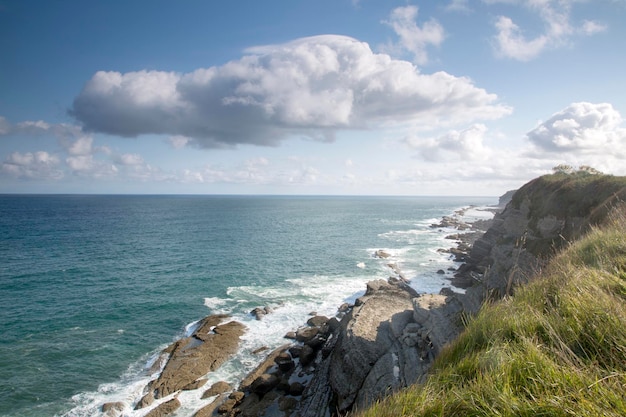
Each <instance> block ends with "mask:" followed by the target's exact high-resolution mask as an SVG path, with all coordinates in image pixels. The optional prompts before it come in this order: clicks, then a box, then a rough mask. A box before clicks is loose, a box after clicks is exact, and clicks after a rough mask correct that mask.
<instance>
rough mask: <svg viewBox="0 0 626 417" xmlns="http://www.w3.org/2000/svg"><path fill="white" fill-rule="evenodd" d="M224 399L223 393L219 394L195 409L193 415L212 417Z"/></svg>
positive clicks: (194, 416) (196, 416) (195, 416)
mask: <svg viewBox="0 0 626 417" xmlns="http://www.w3.org/2000/svg"><path fill="white" fill-rule="evenodd" d="M225 400H226V396H225V395H224V394H220V395H219V396H218V397H217V398H216V399H215V400H213V401H212V402H211V403H210V404H208V405H205V406H204V407H202V408H201V409H200V410H198V411H196V413H195V414H194V415H193V417H212V416H213V415H214V413H215V410H217V407H219V406H220V405H221V404H222V403H223V402H224V401H225Z"/></svg>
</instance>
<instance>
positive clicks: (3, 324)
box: [0, 196, 497, 417]
mask: <svg viewBox="0 0 626 417" xmlns="http://www.w3.org/2000/svg"><path fill="white" fill-rule="evenodd" d="M496 200H497V199H495V198H468V197H462V198H461V197H459V198H451V197H449V198H440V197H437V198H435V197H414V198H405V197H395V198H392V197H264V196H245V197H243V196H241V197H240V196H0V415H1V416H11V417H15V416H54V415H59V416H93V415H98V414H99V406H100V405H101V404H102V403H103V402H106V401H125V402H127V403H128V404H129V409H128V410H126V411H125V414H124V415H129V416H130V415H132V416H135V415H136V416H140V415H143V414H139V413H137V412H133V411H132V402H133V401H136V398H137V396H139V395H140V394H141V390H142V389H143V386H144V385H145V383H146V382H147V381H148V380H149V378H150V375H149V374H148V373H147V370H146V367H147V365H148V364H149V363H150V361H151V360H153V359H154V357H155V353H156V352H158V350H159V349H161V348H163V347H164V346H165V345H166V344H168V343H170V342H171V341H173V340H174V339H175V338H177V337H180V336H181V335H182V334H183V333H184V332H185V331H186V329H188V327H189V325H190V323H193V322H194V321H195V320H198V319H200V318H202V317H204V316H206V315H208V314H212V313H216V312H226V313H229V314H232V315H233V317H234V318H235V319H237V320H240V321H242V322H244V324H246V325H247V326H248V328H249V330H248V332H247V333H246V336H244V339H243V341H242V348H241V352H240V354H238V355H237V356H236V357H235V358H233V359H232V360H231V361H229V362H228V363H227V364H226V365H225V366H224V367H223V369H222V370H220V371H219V372H218V373H217V374H216V375H215V378H220V379H225V380H231V381H233V382H236V380H237V378H239V377H241V375H243V374H244V373H245V372H246V371H248V370H250V369H251V368H252V367H254V366H255V365H256V363H257V362H258V360H259V359H258V358H257V357H256V356H255V355H253V354H252V353H251V352H252V351H253V350H254V349H256V348H258V347H259V346H270V347H273V346H278V345H280V344H281V343H283V342H284V340H283V339H282V336H283V335H284V334H285V332H286V331H289V330H292V329H294V328H295V327H297V326H298V325H300V324H301V323H304V322H305V321H306V318H307V315H308V314H309V312H311V311H312V310H315V311H318V312H320V313H326V314H333V313H334V311H335V309H336V307H337V306H338V305H339V304H341V303H342V302H343V301H345V300H351V299H354V298H355V297H356V296H358V295H359V294H360V293H361V292H362V291H363V290H364V289H365V282H367V281H368V280H370V279H374V278H386V277H387V276H388V275H389V271H388V267H387V266H386V264H387V263H389V262H395V263H397V264H398V265H399V266H400V267H401V269H402V270H403V271H404V273H405V275H406V276H407V277H408V278H411V279H412V285H413V286H414V287H415V288H416V289H418V290H419V291H428V292H430V291H438V290H439V288H441V287H442V286H443V285H446V284H447V282H446V279H445V277H442V276H441V275H438V274H436V271H437V270H438V269H440V268H444V269H445V267H446V266H449V265H450V264H451V261H450V260H449V259H448V258H447V257H446V256H445V255H442V254H439V253H437V251H436V249H437V248H440V247H449V246H451V242H450V241H449V240H445V239H444V237H445V235H446V231H440V230H437V229H431V228H429V227H428V226H429V225H430V224H431V223H432V222H435V221H437V219H439V218H440V217H441V216H443V215H448V214H451V213H452V212H453V211H454V210H455V209H457V208H459V207H462V206H466V205H470V204H475V205H487V204H495V203H496V202H497V201H496ZM376 249H385V250H387V251H388V252H390V253H391V254H392V255H393V256H392V258H391V259H388V260H380V259H376V258H374V257H373V256H372V254H373V252H374V251H375V250H376ZM266 305H269V306H272V307H273V308H274V313H272V314H270V315H268V316H267V317H266V318H265V319H264V320H263V321H261V322H258V321H256V320H254V319H253V318H252V317H251V316H250V315H249V314H248V313H249V311H250V310H251V309H253V308H254V307H258V306H266ZM182 400H183V403H184V404H183V408H182V409H181V411H179V413H178V414H177V415H180V416H183V415H191V414H193V410H194V407H198V406H199V405H201V404H200V402H199V401H200V400H199V399H198V398H197V396H196V397H194V394H193V393H191V394H188V397H185V398H182ZM143 413H144V414H145V411H144V412H143Z"/></svg>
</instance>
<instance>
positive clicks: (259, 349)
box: [252, 333, 295, 355]
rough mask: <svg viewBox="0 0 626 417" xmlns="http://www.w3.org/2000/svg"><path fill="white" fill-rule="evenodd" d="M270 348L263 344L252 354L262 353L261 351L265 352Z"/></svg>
mask: <svg viewBox="0 0 626 417" xmlns="http://www.w3.org/2000/svg"><path fill="white" fill-rule="evenodd" d="M294 338H295V333H294ZM268 349H269V347H267V346H261V347H260V348H257V349H254V350H253V351H252V354H253V355H258V354H259V353H261V352H265V351H266V350H268Z"/></svg>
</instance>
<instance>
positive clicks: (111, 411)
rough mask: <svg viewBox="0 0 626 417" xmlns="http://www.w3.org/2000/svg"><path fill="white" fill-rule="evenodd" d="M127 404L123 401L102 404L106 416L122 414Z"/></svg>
mask: <svg viewBox="0 0 626 417" xmlns="http://www.w3.org/2000/svg"><path fill="white" fill-rule="evenodd" d="M124 408H126V404H124V403H123V402H121V401H118V402H112V403H104V404H102V408H101V410H102V412H103V413H104V415H105V416H106V417H117V416H119V415H121V414H122V411H124Z"/></svg>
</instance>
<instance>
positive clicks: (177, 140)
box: [167, 135, 191, 149]
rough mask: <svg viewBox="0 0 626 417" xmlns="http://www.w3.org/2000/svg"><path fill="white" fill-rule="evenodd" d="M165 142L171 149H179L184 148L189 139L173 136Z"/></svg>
mask: <svg viewBox="0 0 626 417" xmlns="http://www.w3.org/2000/svg"><path fill="white" fill-rule="evenodd" d="M167 140H168V142H169V144H170V145H171V146H172V148H174V149H181V148H184V147H185V146H186V145H187V144H188V143H189V142H190V141H191V138H188V137H185V136H181V135H175V136H170V137H169V138H168V139H167Z"/></svg>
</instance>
